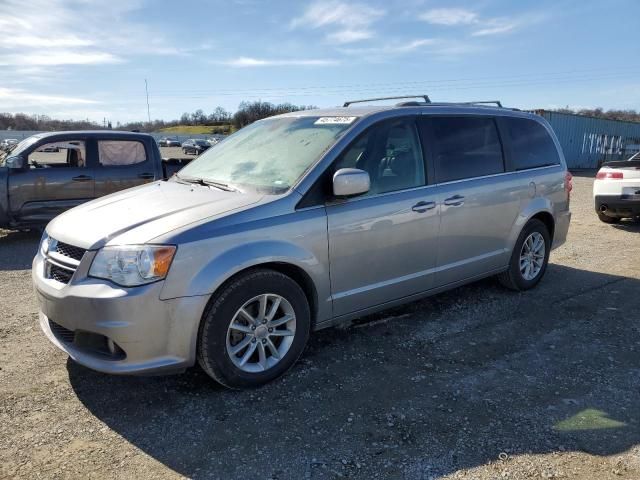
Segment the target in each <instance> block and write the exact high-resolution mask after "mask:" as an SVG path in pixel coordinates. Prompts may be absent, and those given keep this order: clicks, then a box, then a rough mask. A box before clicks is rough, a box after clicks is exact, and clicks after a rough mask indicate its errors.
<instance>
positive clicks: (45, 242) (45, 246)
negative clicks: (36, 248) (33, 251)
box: [40, 231, 50, 257]
mask: <svg viewBox="0 0 640 480" xmlns="http://www.w3.org/2000/svg"><path fill="white" fill-rule="evenodd" d="M49 240H50V239H49V235H47V232H46V231H45V232H43V234H42V238H41V239H40V253H41V254H42V255H43V256H45V257H46V256H47V253H49Z"/></svg>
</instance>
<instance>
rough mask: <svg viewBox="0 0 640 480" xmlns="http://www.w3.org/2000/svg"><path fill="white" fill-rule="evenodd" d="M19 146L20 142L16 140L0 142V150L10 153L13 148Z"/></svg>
mask: <svg viewBox="0 0 640 480" xmlns="http://www.w3.org/2000/svg"><path fill="white" fill-rule="evenodd" d="M17 144H18V140H17V139H15V138H5V139H4V140H2V142H0V150H4V151H9V150H10V149H11V148H12V147H14V146H16V145H17Z"/></svg>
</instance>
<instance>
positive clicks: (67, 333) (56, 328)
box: [49, 319, 76, 343]
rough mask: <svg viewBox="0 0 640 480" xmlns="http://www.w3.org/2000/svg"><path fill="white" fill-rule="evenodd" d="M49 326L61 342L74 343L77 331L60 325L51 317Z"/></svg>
mask: <svg viewBox="0 0 640 480" xmlns="http://www.w3.org/2000/svg"><path fill="white" fill-rule="evenodd" d="M49 328H51V331H52V332H53V334H54V335H55V337H56V338H57V339H58V340H60V341H61V342H65V343H73V339H74V338H75V335H76V334H75V332H74V331H72V330H69V329H68V328H64V327H63V326H62V325H58V324H57V323H56V322H54V321H52V320H51V319H49Z"/></svg>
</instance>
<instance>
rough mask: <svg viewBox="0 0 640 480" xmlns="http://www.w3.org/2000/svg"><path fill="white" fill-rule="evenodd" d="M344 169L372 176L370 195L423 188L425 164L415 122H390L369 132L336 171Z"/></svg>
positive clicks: (346, 154) (383, 123) (340, 161)
mask: <svg viewBox="0 0 640 480" xmlns="http://www.w3.org/2000/svg"><path fill="white" fill-rule="evenodd" d="M341 168H359V169H360V170H364V171H366V172H367V173H369V176H370V178H371V189H370V190H369V193H368V194H369V195H372V194H376V193H386V192H394V191H397V190H405V189H408V188H414V187H419V186H422V185H424V184H425V175H424V161H423V159H422V151H421V148H420V141H419V140H418V134H417V132H416V127H415V122H414V121H413V120H408V119H402V120H391V121H385V122H382V123H380V124H377V125H374V126H373V127H371V128H369V129H368V130H367V131H365V132H364V133H362V134H361V135H360V136H359V137H358V138H357V139H356V140H355V141H354V142H353V143H352V144H351V145H350V146H349V147H348V148H347V150H346V151H345V152H344V153H343V154H342V156H341V157H340V158H338V160H337V162H336V164H335V167H334V171H337V170H339V169H341Z"/></svg>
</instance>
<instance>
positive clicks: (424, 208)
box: [411, 202, 436, 213]
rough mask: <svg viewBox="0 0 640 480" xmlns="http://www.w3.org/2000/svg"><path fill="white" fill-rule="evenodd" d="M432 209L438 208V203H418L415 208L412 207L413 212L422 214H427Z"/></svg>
mask: <svg viewBox="0 0 640 480" xmlns="http://www.w3.org/2000/svg"><path fill="white" fill-rule="evenodd" d="M432 208H436V202H418V203H416V204H415V205H414V206H413V207H411V210H413V211H414V212H418V213H422V212H426V211H427V210H431V209H432Z"/></svg>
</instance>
